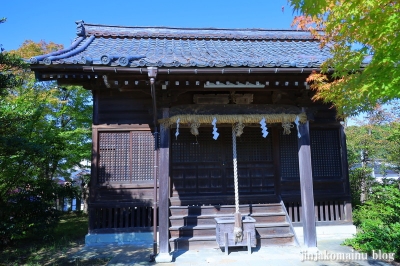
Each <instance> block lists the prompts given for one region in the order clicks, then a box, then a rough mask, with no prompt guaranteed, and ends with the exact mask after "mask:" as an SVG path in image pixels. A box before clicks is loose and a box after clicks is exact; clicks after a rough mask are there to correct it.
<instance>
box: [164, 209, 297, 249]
mask: <svg viewBox="0 0 400 266" xmlns="http://www.w3.org/2000/svg"><path fill="white" fill-rule="evenodd" d="M170 212H171V216H170V224H171V227H170V228H169V231H170V236H171V238H170V245H171V249H172V250H175V249H194V248H202V247H203V248H204V247H218V245H217V243H216V222H215V218H216V217H218V218H221V217H232V216H233V214H234V213H235V206H234V205H208V206H171V207H170ZM240 212H241V214H242V215H243V216H251V217H253V218H254V219H255V220H256V224H255V229H256V237H257V246H270V245H294V243H295V240H294V235H293V234H292V232H291V229H290V223H289V222H288V221H287V220H286V213H285V211H284V209H283V208H282V205H281V204H275V203H273V204H248V205H246V204H243V205H240Z"/></svg>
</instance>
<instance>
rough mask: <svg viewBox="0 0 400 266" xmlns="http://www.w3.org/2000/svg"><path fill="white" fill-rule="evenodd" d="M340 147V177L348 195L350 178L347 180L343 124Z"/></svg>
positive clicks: (347, 170) (347, 169) (347, 168)
mask: <svg viewBox="0 0 400 266" xmlns="http://www.w3.org/2000/svg"><path fill="white" fill-rule="evenodd" d="M340 147H341V149H340V150H341V155H342V157H341V159H342V177H343V179H344V186H345V187H344V189H345V191H346V194H347V195H349V196H350V194H351V193H350V180H349V163H348V161H347V145H346V132H345V131H344V127H343V125H342V126H341V127H340Z"/></svg>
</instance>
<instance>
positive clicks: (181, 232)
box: [169, 225, 215, 238]
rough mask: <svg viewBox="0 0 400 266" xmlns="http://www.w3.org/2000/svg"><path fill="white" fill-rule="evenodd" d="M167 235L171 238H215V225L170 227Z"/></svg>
mask: <svg viewBox="0 0 400 266" xmlns="http://www.w3.org/2000/svg"><path fill="white" fill-rule="evenodd" d="M169 233H170V236H171V237H172V238H178V237H197V236H215V225H197V226H171V227H170V228H169Z"/></svg>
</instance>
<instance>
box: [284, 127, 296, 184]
mask: <svg viewBox="0 0 400 266" xmlns="http://www.w3.org/2000/svg"><path fill="white" fill-rule="evenodd" d="M292 131H293V132H292V133H291V134H289V135H283V132H282V133H281V134H280V136H279V145H280V159H281V175H282V180H298V179H299V178H300V172H299V155H298V137H297V132H296V131H294V130H292Z"/></svg>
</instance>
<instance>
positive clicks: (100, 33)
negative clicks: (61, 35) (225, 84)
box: [30, 21, 330, 68]
mask: <svg viewBox="0 0 400 266" xmlns="http://www.w3.org/2000/svg"><path fill="white" fill-rule="evenodd" d="M77 25H78V27H77V35H78V37H77V39H76V40H75V42H74V43H73V44H72V45H71V47H69V48H67V49H64V50H62V51H58V52H54V53H52V54H48V55H42V56H37V57H34V58H31V59H30V63H31V64H46V65H50V64H78V65H79V64H84V65H109V66H123V67H148V66H157V67H169V68H171V67H300V68H306V67H319V66H320V64H321V63H322V62H323V61H324V60H326V58H328V57H329V55H330V54H329V51H328V49H327V48H324V49H320V44H319V42H318V41H317V40H315V39H313V38H312V36H311V35H310V33H308V32H305V31H295V30H264V29H213V28H207V29H194V28H192V29H189V28H167V27H121V26H105V25H94V24H86V23H84V22H83V21H78V22H77Z"/></svg>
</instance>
